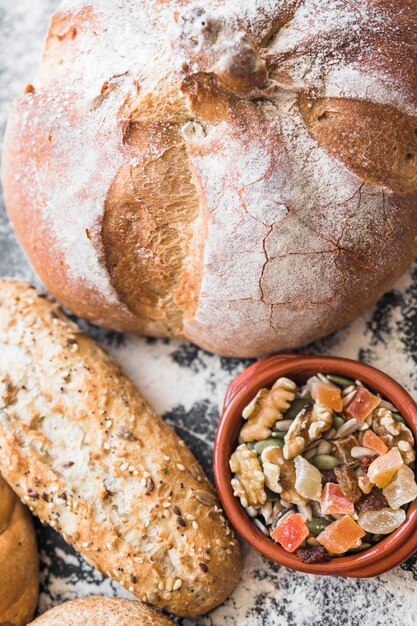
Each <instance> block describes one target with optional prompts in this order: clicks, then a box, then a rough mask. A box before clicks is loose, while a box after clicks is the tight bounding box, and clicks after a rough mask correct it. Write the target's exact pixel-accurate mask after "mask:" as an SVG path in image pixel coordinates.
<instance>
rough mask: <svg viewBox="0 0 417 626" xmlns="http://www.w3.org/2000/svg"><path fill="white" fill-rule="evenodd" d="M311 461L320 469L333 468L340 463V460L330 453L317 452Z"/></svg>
mask: <svg viewBox="0 0 417 626" xmlns="http://www.w3.org/2000/svg"><path fill="white" fill-rule="evenodd" d="M310 463H311V464H312V465H314V467H317V469H319V470H332V469H333V468H335V467H336V465H339V463H340V461H339V459H336V457H335V456H331V455H330V454H316V456H313V458H312V459H311V461H310Z"/></svg>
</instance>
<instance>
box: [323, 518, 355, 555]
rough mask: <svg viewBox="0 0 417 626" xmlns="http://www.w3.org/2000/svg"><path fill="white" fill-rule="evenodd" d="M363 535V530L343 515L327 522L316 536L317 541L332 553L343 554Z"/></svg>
mask: <svg viewBox="0 0 417 626" xmlns="http://www.w3.org/2000/svg"><path fill="white" fill-rule="evenodd" d="M364 535H365V531H364V530H363V529H362V528H361V527H360V526H358V524H357V523H356V522H355V520H353V519H352V518H351V517H349V515H345V516H344V517H342V518H340V519H338V520H336V521H335V522H332V523H331V524H329V526H327V528H325V530H323V532H322V533H320V535H319V536H318V537H317V541H318V542H319V543H321V545H323V546H324V547H325V548H326V549H327V550H328V551H329V552H331V553H333V554H344V553H345V552H347V551H348V550H350V548H352V547H354V545H355V544H356V542H357V541H358V539H362V537H363V536H364Z"/></svg>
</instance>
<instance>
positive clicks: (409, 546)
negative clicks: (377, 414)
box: [213, 354, 417, 578]
mask: <svg viewBox="0 0 417 626" xmlns="http://www.w3.org/2000/svg"><path fill="white" fill-rule="evenodd" d="M317 372H321V373H323V374H330V373H334V374H340V375H341V376H346V377H348V378H353V379H359V380H361V381H363V382H364V383H365V384H366V385H367V386H368V387H369V388H370V389H371V390H373V391H375V392H379V393H380V394H381V396H383V397H384V398H386V399H387V400H389V401H390V402H392V403H393V404H394V405H395V406H396V407H397V408H398V410H399V412H400V413H401V414H402V415H403V417H404V419H405V420H406V422H407V423H408V425H409V427H410V428H411V430H412V432H413V435H414V438H415V439H416V440H417V405H416V403H415V402H414V400H413V399H412V398H411V396H410V395H409V394H408V393H407V392H406V391H405V389H403V387H401V385H399V384H398V383H397V382H396V381H395V380H393V379H392V378H390V377H389V376H387V375H386V374H384V373H383V372H380V371H379V370H377V369H375V368H374V367H371V366H370V365H365V364H363V363H358V362H357V361H352V360H350V359H341V358H338V357H315V356H303V355H298V354H278V355H276V356H271V357H268V358H266V359H263V360H261V361H258V362H257V363H255V364H253V365H251V366H250V367H248V368H247V369H246V370H245V371H244V372H242V373H241V374H240V375H239V376H238V377H237V378H236V379H235V380H234V381H233V382H232V383H231V384H230V386H229V388H228V390H227V393H226V397H225V400H224V407H223V413H222V416H221V419H220V422H219V426H218V428H217V432H216V437H215V441H214V458H213V464H214V477H215V481H216V486H217V490H218V492H219V496H220V500H221V502H222V505H223V508H224V510H225V511H226V514H227V516H228V518H229V519H230V521H231V523H232V524H233V526H234V527H235V529H236V530H237V532H238V533H239V534H240V535H241V536H242V537H243V538H244V539H246V541H248V542H249V543H250V544H251V545H252V546H253V547H254V548H256V549H257V550H259V552H261V553H262V554H264V555H265V556H267V557H269V558H270V559H271V560H272V561H275V562H276V563H279V564H280V565H285V566H286V567H289V568H291V569H294V570H299V571H301V572H307V573H309V574H320V575H332V576H351V577H357V578H366V577H371V576H378V575H379V574H382V573H383V572H386V571H387V570H389V569H391V568H393V567H395V566H396V565H399V564H400V563H402V562H403V561H405V559H407V558H408V557H409V556H411V555H412V554H413V552H415V551H416V550H417V501H415V502H413V503H411V505H410V506H409V508H408V512H407V518H406V521H405V522H404V524H403V525H402V526H401V527H400V528H398V530H396V531H394V532H393V533H391V534H390V535H388V536H387V537H386V538H385V539H383V540H382V541H380V542H379V543H378V544H376V545H375V546H373V547H372V548H369V549H368V550H365V551H364V552H362V553H359V554H355V555H350V556H343V557H335V558H333V559H332V560H331V561H329V562H326V563H314V564H307V563H303V562H302V561H300V559H299V558H298V557H297V556H296V555H295V554H291V553H289V552H286V551H285V550H284V549H283V548H281V547H280V546H279V545H278V544H276V543H275V542H273V541H272V540H271V539H269V538H268V537H265V535H263V534H262V533H261V532H260V531H259V530H258V528H257V527H256V526H255V525H254V524H253V522H252V521H251V519H250V518H249V517H248V515H247V514H246V513H245V510H244V509H243V507H242V506H241V504H240V502H239V500H238V499H237V498H235V496H234V495H233V490H232V487H231V485H230V480H231V478H232V475H231V472H230V469H229V458H230V456H231V454H232V452H233V451H234V449H235V448H236V444H237V439H238V434H239V430H240V428H241V426H242V423H243V419H242V417H241V415H242V410H243V409H244V407H245V406H246V405H247V404H248V403H249V402H250V400H251V399H252V398H253V397H254V396H255V395H256V393H257V392H258V390H259V389H261V388H262V387H270V386H271V385H272V384H273V383H274V382H275V380H276V379H277V378H279V377H280V376H288V378H291V379H293V380H294V381H295V382H297V383H298V384H303V383H304V382H305V381H306V379H307V378H309V377H310V376H312V375H313V374H316V373H317Z"/></svg>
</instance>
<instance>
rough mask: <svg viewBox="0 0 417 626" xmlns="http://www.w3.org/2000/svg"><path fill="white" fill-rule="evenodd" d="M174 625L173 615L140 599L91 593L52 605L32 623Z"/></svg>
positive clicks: (62, 625) (59, 625)
mask: <svg viewBox="0 0 417 626" xmlns="http://www.w3.org/2000/svg"><path fill="white" fill-rule="evenodd" d="M32 624H33V625H35V624H36V626H173V624H174V622H172V621H171V620H170V619H168V618H167V617H165V616H164V615H162V613H159V611H156V610H155V609H152V608H151V607H149V606H145V605H144V604H141V603H140V602H134V601H133V600H125V599H123V598H104V597H101V596H88V597H87V598H80V599H79V600H70V601H69V602H64V604H61V605H60V606H56V607H54V608H53V609H50V610H49V611H47V612H46V613H44V614H43V615H41V616H40V617H38V618H37V619H35V621H33V622H31V624H30V625H29V626H32Z"/></svg>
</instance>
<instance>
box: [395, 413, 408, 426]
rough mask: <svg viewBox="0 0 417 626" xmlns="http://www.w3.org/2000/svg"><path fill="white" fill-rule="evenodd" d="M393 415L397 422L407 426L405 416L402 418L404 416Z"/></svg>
mask: <svg viewBox="0 0 417 626" xmlns="http://www.w3.org/2000/svg"><path fill="white" fill-rule="evenodd" d="M393 415H394V417H395V420H396V421H397V422H401V423H402V424H405V425H406V426H407V424H406V422H405V419H404V418H403V416H402V415H400V414H399V413H394V414H393Z"/></svg>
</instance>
